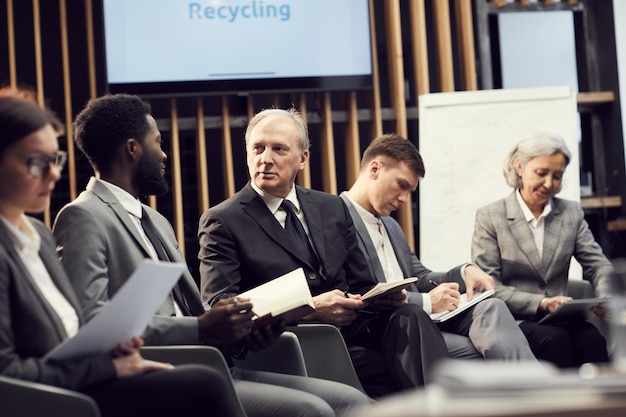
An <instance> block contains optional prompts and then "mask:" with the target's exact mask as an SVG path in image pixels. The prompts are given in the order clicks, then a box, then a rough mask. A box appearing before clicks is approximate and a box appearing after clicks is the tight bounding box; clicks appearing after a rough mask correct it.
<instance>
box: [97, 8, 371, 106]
mask: <svg viewBox="0 0 626 417" xmlns="http://www.w3.org/2000/svg"><path fill="white" fill-rule="evenodd" d="M101 1H102V5H103V16H104V32H105V44H106V69H107V71H106V76H107V83H108V85H109V89H110V90H111V91H112V92H133V93H140V94H156V95H158V94H164V93H171V92H175V93H191V92H193V93H198V92H200V93H201V92H205V93H211V92H212V93H218V92H223V91H229V92H247V91H259V90H261V91H274V90H285V89H287V90H289V89H295V90H316V89H330V90H336V89H351V88H355V89H356V88H371V85H372V81H371V74H372V58H371V43H370V17H369V3H368V1H367V0H229V1H223V0H101Z"/></svg>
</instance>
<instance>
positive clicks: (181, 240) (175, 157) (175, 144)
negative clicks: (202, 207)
mask: <svg viewBox="0 0 626 417" xmlns="http://www.w3.org/2000/svg"><path fill="white" fill-rule="evenodd" d="M170 118H171V120H172V125H171V126H172V131H171V132H170V134H171V142H170V160H171V164H170V166H171V167H172V198H173V201H172V202H173V204H174V232H175V233H176V240H178V246H180V250H181V252H183V253H185V222H184V219H183V180H182V175H181V166H180V136H179V133H178V109H177V105H176V99H175V98H173V99H170Z"/></svg>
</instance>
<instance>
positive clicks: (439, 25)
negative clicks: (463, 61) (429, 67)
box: [433, 1, 454, 92]
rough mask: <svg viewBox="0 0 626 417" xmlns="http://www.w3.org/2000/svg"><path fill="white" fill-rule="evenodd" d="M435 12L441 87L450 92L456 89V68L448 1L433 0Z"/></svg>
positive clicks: (443, 90)
mask: <svg viewBox="0 0 626 417" xmlns="http://www.w3.org/2000/svg"><path fill="white" fill-rule="evenodd" d="M433 13H434V15H435V32H436V38H437V61H438V62H439V82H440V89H441V91H442V92H450V91H454V69H453V64H452V35H451V34H450V6H449V4H448V2H447V1H435V2H433Z"/></svg>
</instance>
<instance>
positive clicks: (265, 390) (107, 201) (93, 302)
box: [54, 94, 369, 417]
mask: <svg viewBox="0 0 626 417" xmlns="http://www.w3.org/2000/svg"><path fill="white" fill-rule="evenodd" d="M74 129H75V130H74V132H75V137H74V140H75V142H76V145H77V146H78V147H79V148H80V150H81V151H82V152H83V153H84V154H85V156H86V157H87V159H88V160H89V162H90V163H91V166H92V167H93V169H94V172H95V177H92V178H91V180H90V181H89V184H88V185H87V189H86V190H85V191H84V192H82V193H81V194H80V196H79V197H78V198H77V199H76V200H75V201H74V202H72V203H70V204H68V205H66V206H65V207H64V208H63V209H62V210H61V211H60V212H59V214H58V215H57V218H56V220H55V224H54V234H55V236H56V238H57V242H58V245H59V246H58V252H59V256H60V258H61V262H62V263H63V265H64V267H65V269H66V271H67V274H68V276H69V277H70V280H71V281H72V284H73V286H74V288H75V290H76V293H77V295H78V297H79V300H80V301H81V304H82V306H83V309H84V310H85V315H86V316H87V317H88V318H90V317H93V315H94V314H95V313H97V312H98V311H99V310H101V309H102V307H103V306H104V305H106V304H107V303H108V301H109V299H110V297H112V296H113V295H114V294H115V293H116V292H117V291H118V289H119V288H120V287H121V286H122V284H123V283H124V282H125V281H126V280H127V279H128V277H129V276H130V275H131V274H132V273H133V271H134V270H135V269H136V268H137V267H138V266H139V264H140V263H142V262H143V260H144V259H145V258H151V259H155V260H157V259H158V260H161V261H172V262H185V260H184V258H183V256H182V254H181V253H180V250H179V248H178V245H177V242H176V237H175V235H174V231H173V230H172V227H171V225H170V223H169V222H168V221H167V219H166V218H165V217H163V216H162V215H161V214H159V213H158V212H157V211H155V210H153V209H151V208H150V207H148V206H147V205H145V204H142V203H141V202H140V201H139V198H140V197H142V196H147V195H163V194H164V193H166V192H167V190H168V186H167V182H166V181H165V178H164V174H165V161H166V159H167V155H166V154H165V153H164V152H163V150H162V149H161V134H160V132H159V130H158V128H157V125H156V121H155V120H154V118H153V117H152V116H151V115H150V107H149V105H148V104H147V103H145V102H144V101H142V100H141V99H140V98H138V97H136V96H130V95H123V94H121V95H109V96H104V97H101V98H98V99H95V100H92V101H90V102H89V103H88V104H87V106H86V107H85V109H83V111H81V113H80V114H79V115H78V116H77V117H76V120H75V122H74ZM252 316H253V313H252V304H251V303H250V302H249V300H246V299H243V298H238V299H237V298H229V299H225V300H223V301H221V302H220V303H216V304H215V305H214V306H213V307H212V308H211V309H209V310H208V311H205V310H204V307H203V305H202V302H201V301H200V295H199V292H198V288H197V286H196V284H195V282H194V280H193V277H192V276H191V274H190V273H189V271H187V270H186V271H185V273H184V274H183V275H182V277H181V278H180V280H179V282H178V283H177V285H176V286H175V287H174V289H173V291H172V293H171V295H170V297H169V298H168V299H167V300H166V301H165V302H164V304H163V305H162V306H161V308H160V309H159V311H158V312H157V314H156V316H155V318H154V320H153V321H152V323H151V324H150V326H149V327H148V329H147V330H146V332H145V334H144V338H145V342H146V344H147V345H176V344H211V345H216V346H218V347H222V348H224V349H222V350H223V351H224V352H226V351H227V350H228V347H230V346H233V345H236V346H239V347H245V348H248V349H250V350H253V351H257V350H260V349H263V348H264V347H266V346H268V345H269V344H271V343H272V342H273V340H274V339H275V338H276V337H277V336H278V335H279V334H280V333H281V332H282V331H283V329H284V324H283V323H280V324H278V325H276V326H275V327H269V326H268V327H266V328H264V329H262V330H260V331H259V330H253V329H252V325H253V321H252ZM232 375H233V378H234V380H235V389H236V391H237V393H238V395H239V397H240V399H241V402H242V404H243V406H244V409H245V411H246V413H247V414H248V416H250V417H256V416H259V417H264V416H268V417H269V416H285V417H287V416H294V415H298V416H304V415H306V416H329V417H332V416H340V415H344V414H345V413H347V412H349V411H352V412H354V411H355V409H357V408H359V407H363V406H369V399H368V398H367V397H366V396H365V395H364V394H362V393H361V392H359V391H357V390H356V389H354V388H352V387H348V386H347V385H343V384H339V383H335V382H331V381H324V380H318V379H314V378H306V377H299V376H292V375H282V374H275V373H268V372H252V371H246V370H242V369H238V368H232ZM207 389H209V390H210V389H211V387H207Z"/></svg>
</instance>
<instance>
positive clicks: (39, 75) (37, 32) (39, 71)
mask: <svg viewBox="0 0 626 417" xmlns="http://www.w3.org/2000/svg"><path fill="white" fill-rule="evenodd" d="M33 32H34V38H35V45H34V46H35V78H36V81H35V82H36V85H37V91H36V94H37V103H39V106H41V107H42V108H43V107H45V99H44V93H43V58H42V53H41V13H40V9H39V0H33ZM43 221H44V223H45V224H46V225H47V226H48V227H50V225H51V219H50V207H47V208H46V210H45V211H44V213H43Z"/></svg>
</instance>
